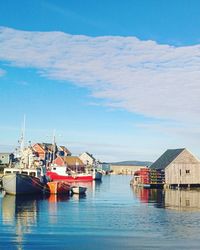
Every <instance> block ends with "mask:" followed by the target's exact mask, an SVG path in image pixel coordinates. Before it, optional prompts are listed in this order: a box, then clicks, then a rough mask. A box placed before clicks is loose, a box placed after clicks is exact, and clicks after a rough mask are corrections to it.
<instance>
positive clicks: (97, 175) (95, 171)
mask: <svg viewBox="0 0 200 250" xmlns="http://www.w3.org/2000/svg"><path fill="white" fill-rule="evenodd" d="M92 175H93V180H96V181H101V179H102V172H101V171H100V170H98V169H96V168H94V169H93V174H92Z"/></svg>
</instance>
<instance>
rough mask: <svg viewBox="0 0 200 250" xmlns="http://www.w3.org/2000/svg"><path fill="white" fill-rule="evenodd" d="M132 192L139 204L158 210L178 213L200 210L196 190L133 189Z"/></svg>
mask: <svg viewBox="0 0 200 250" xmlns="http://www.w3.org/2000/svg"><path fill="white" fill-rule="evenodd" d="M133 192H134V194H135V195H136V197H137V198H138V199H140V201H141V202H144V203H152V204H154V206H156V207H159V208H166V209H174V210H179V211H197V210H200V190H198V189H191V190H187V189H165V190H163V189H145V188H139V187H133Z"/></svg>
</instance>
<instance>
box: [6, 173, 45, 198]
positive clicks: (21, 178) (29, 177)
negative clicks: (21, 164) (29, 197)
mask: <svg viewBox="0 0 200 250" xmlns="http://www.w3.org/2000/svg"><path fill="white" fill-rule="evenodd" d="M2 184H3V190H5V192H6V193H8V194H12V195H19V194H36V193H42V192H43V191H44V190H45V187H46V185H45V184H46V180H45V175H44V174H43V172H42V168H37V169H28V168H5V169H4V175H3V177H2Z"/></svg>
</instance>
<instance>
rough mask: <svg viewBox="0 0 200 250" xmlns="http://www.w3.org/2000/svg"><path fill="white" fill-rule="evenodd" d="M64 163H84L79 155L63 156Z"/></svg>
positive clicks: (72, 164)
mask: <svg viewBox="0 0 200 250" xmlns="http://www.w3.org/2000/svg"><path fill="white" fill-rule="evenodd" d="M61 158H62V159H63V161H64V163H65V164H66V165H68V166H70V165H71V166H75V165H84V164H83V162H82V161H81V160H80V159H79V158H78V157H77V156H65V157H61Z"/></svg>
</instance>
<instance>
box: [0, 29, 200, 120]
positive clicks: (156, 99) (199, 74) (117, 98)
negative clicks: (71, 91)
mask: <svg viewBox="0 0 200 250" xmlns="http://www.w3.org/2000/svg"><path fill="white" fill-rule="evenodd" d="M0 48H1V50H0V60H2V61H7V62H9V63H10V65H11V66H16V67H33V68H35V69H37V70H38V73H39V74H41V75H42V76H43V77H48V78H52V79H59V80H66V81H71V82H73V83H75V84H78V85H80V86H83V87H87V88H89V89H90V90H91V94H92V95H93V96H94V97H96V98H103V99H105V100H107V105H109V106H111V107H114V108H123V109H126V110H128V111H130V112H135V113H139V114H143V115H145V116H149V117H155V118H161V119H162V118H164V119H171V120H176V121H181V122H186V121H187V122H194V121H196V122H200V116H199V113H200V98H199V96H200V45H195V46H187V47H173V46H169V45H160V44H158V43H156V42H155V41H141V40H139V39H137V38H136V37H120V36H104V37H88V36H83V35H70V34H66V33H62V32H25V31H18V30H14V29H10V28H5V27H2V28H1V29H0ZM0 74H1V73H0Z"/></svg>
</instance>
